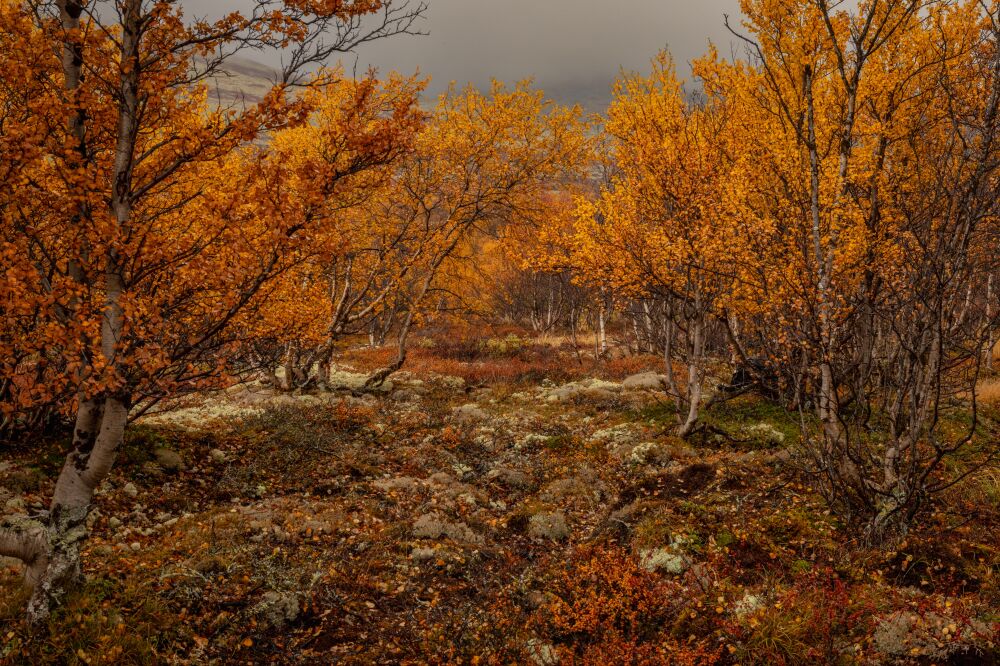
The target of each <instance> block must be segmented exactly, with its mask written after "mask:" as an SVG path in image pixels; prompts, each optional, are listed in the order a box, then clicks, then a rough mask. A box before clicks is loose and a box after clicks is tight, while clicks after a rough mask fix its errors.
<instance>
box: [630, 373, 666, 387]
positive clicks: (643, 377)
mask: <svg viewBox="0 0 1000 666" xmlns="http://www.w3.org/2000/svg"><path fill="white" fill-rule="evenodd" d="M666 381H667V377H666V375H661V374H659V373H656V372H640V373H638V374H635V375H631V376H630V377H626V378H625V380H624V381H622V388H624V389H628V390H632V391H636V390H650V391H659V390H662V389H663V388H664V387H665V386H666Z"/></svg>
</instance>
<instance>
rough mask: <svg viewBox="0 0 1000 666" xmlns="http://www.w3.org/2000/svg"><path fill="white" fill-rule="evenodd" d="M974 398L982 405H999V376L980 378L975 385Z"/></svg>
mask: <svg viewBox="0 0 1000 666" xmlns="http://www.w3.org/2000/svg"><path fill="white" fill-rule="evenodd" d="M976 399H977V400H978V401H979V402H980V403H981V404H983V405H989V406H990V407H1000V377H992V378H990V379H983V380H981V381H980V382H979V384H978V385H976Z"/></svg>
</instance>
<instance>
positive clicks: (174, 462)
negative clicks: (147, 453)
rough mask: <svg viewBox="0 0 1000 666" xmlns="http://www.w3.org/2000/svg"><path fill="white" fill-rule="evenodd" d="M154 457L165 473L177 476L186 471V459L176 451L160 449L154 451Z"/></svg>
mask: <svg viewBox="0 0 1000 666" xmlns="http://www.w3.org/2000/svg"><path fill="white" fill-rule="evenodd" d="M153 457H154V458H155V459H156V464H157V465H159V466H160V468H161V469H163V471H164V472H170V473H171V474H176V473H177V472H180V471H181V470H183V469H184V459H183V458H181V454H179V453H177V452H176V451H171V450H170V449H166V448H163V447H160V448H158V449H156V450H154V451H153Z"/></svg>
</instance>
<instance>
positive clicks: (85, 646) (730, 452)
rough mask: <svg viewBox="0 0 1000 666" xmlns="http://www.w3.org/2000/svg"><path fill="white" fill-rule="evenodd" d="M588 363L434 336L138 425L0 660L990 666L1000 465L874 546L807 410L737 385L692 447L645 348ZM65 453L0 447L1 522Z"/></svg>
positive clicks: (41, 490)
mask: <svg viewBox="0 0 1000 666" xmlns="http://www.w3.org/2000/svg"><path fill="white" fill-rule="evenodd" d="M508 347H510V348H508ZM383 356H384V354H383V353H382V352H379V351H368V352H356V353H354V354H350V355H348V356H347V357H346V358H345V359H344V362H343V365H342V371H341V372H340V374H339V375H338V376H339V378H340V380H341V382H342V383H343V384H344V385H345V386H347V387H350V386H351V385H356V381H357V378H358V377H362V376H363V375H362V374H352V373H362V372H365V371H367V370H370V369H371V368H374V367H377V366H378V365H380V363H381V362H383V361H384V358H383ZM578 360H579V359H578V357H577V355H576V354H574V353H570V352H567V351H566V350H565V349H561V350H560V349H558V348H556V347H553V346H547V347H543V346H538V345H535V346H532V347H530V348H529V347H525V348H522V347H521V346H520V345H513V344H508V343H504V342H503V341H500V342H499V343H496V344H493V345H492V346H487V347H484V348H483V353H482V355H481V356H480V357H477V354H476V353H475V351H474V350H473V351H472V352H468V350H466V352H462V353H458V352H456V350H454V349H450V350H449V349H446V348H444V346H441V347H439V348H436V349H435V348H432V347H430V346H425V347H421V348H420V349H417V350H415V352H414V359H413V362H412V363H411V364H410V365H409V366H408V368H409V370H408V372H404V373H400V374H399V375H398V376H396V377H394V378H393V379H392V380H391V382H390V384H387V385H386V386H385V387H383V390H382V391H380V392H379V393H376V394H365V395H359V394H357V393H356V392H350V391H346V390H344V391H333V392H317V393H313V394H308V393H307V394H297V395H291V394H282V393H278V392H276V391H274V390H272V389H270V388H268V387H266V386H263V385H260V384H248V385H241V386H238V387H234V388H233V389H231V390H229V391H227V392H225V393H221V394H216V395H212V396H205V397H202V398H200V399H198V400H196V401H191V402H190V403H189V404H187V405H186V406H184V407H182V408H180V409H177V410H175V411H172V412H169V413H165V414H161V415H155V416H151V417H146V418H144V419H142V420H140V422H139V423H137V424H136V425H135V426H133V427H132V428H131V429H130V431H129V433H128V438H127V445H126V447H125V450H124V451H123V452H122V453H121V455H120V458H119V464H118V465H117V466H116V468H115V469H114V471H113V472H112V475H111V477H110V479H109V480H108V481H107V482H106V483H105V484H104V485H103V486H102V487H101V489H100V491H99V494H98V497H97V504H96V506H97V510H96V511H95V512H94V514H93V515H92V520H91V528H92V534H91V537H90V539H89V541H88V542H87V548H86V553H85V571H86V575H87V584H86V586H85V588H84V589H83V590H81V591H79V592H77V593H75V594H74V595H73V596H72V597H71V598H70V599H69V601H68V603H66V604H65V606H64V607H63V608H62V610H60V611H59V612H58V613H57V614H56V615H55V616H54V617H53V618H52V620H51V622H50V627H49V629H50V630H49V631H48V632H47V633H44V632H37V631H36V632H31V631H29V630H28V629H27V628H26V627H25V625H24V624H23V623H22V622H21V619H20V618H21V616H22V614H23V607H24V600H25V597H24V593H23V592H21V590H20V584H19V582H18V576H19V572H18V571H17V567H16V566H15V565H14V564H13V562H12V561H7V562H6V564H4V563H2V562H0V662H4V661H6V662H10V663H32V664H41V663H66V664H74V663H81V664H112V663H114V664H119V663H178V664H180V663H192V664H195V663H212V662H214V663H272V662H275V663H316V664H325V663H343V664H374V663H382V664H395V663H414V664H417V663H465V664H475V663H527V664H539V665H544V666H547V665H550V664H557V663H563V664H569V663H593V664H614V663H633V664H634V663H650V664H655V663H667V664H684V663H687V664H710V663H758V664H780V663H788V664H793V663H871V664H880V663H921V664H932V663H933V664H945V663H953V664H962V663H965V664H991V663H998V655H1000V652H998V648H997V640H998V628H1000V623H998V621H1000V610H998V609H1000V553H998V545H1000V474H998V473H997V472H996V471H989V470H987V471H984V472H982V473H980V474H978V475H975V476H973V477H972V478H970V479H968V480H967V482H966V483H965V484H964V485H962V486H960V487H956V488H955V489H953V490H951V491H949V492H947V493H945V494H944V495H942V496H940V497H939V498H937V499H936V500H935V504H934V506H933V507H932V508H931V509H929V510H928V511H927V513H926V514H925V516H924V518H923V520H922V521H921V522H920V524H919V526H918V527H917V528H915V529H914V530H913V531H912V532H911V533H910V534H909V535H908V536H907V538H906V539H905V540H903V541H901V542H898V543H895V544H893V545H892V546H891V548H890V547H882V548H874V547H863V546H862V545H860V544H858V543H857V542H856V541H855V540H853V539H852V538H851V536H852V535H851V532H852V531H851V530H849V529H847V528H846V526H845V525H842V524H841V523H839V522H838V520H837V519H836V518H835V517H834V516H832V515H831V514H830V512H829V511H828V510H827V509H826V507H825V505H824V504H823V502H822V500H821V498H820V497H819V496H818V495H817V494H816V493H815V492H813V491H812V490H811V489H810V485H809V482H808V477H807V476H806V475H804V474H803V473H802V472H801V471H800V470H799V469H798V465H797V464H796V458H795V456H794V454H793V453H790V451H794V448H795V444H796V442H797V441H798V438H799V415H798V414H792V413H787V412H785V411H784V410H782V409H781V408H780V407H777V406H775V405H773V404H771V403H769V402H767V401H765V400H764V399H762V398H760V397H758V396H754V395H746V396H742V397H739V398H736V399H733V400H731V401H728V402H725V403H722V404H719V405H716V406H715V407H713V408H712V409H710V410H709V411H708V412H707V413H706V415H705V420H706V422H707V423H708V424H710V425H711V426H712V427H711V428H707V429H705V430H703V431H702V432H701V433H700V434H698V435H696V436H694V437H692V438H689V439H688V440H687V441H682V440H679V439H677V438H676V437H674V436H672V435H671V432H672V430H673V427H674V425H675V419H674V415H673V414H672V411H671V409H669V408H668V406H667V404H666V403H665V401H664V399H663V394H662V391H660V390H657V389H656V386H657V379H658V377H657V376H656V375H655V372H656V371H657V369H658V367H657V366H658V362H657V359H656V358H654V357H638V358H629V359H621V360H618V361H610V362H607V363H602V364H599V365H595V364H593V363H592V362H589V363H588V362H578ZM987 422H988V424H989V423H990V422H989V418H987ZM992 432H993V433H995V432H996V431H995V429H994V430H993V431H992ZM61 449H62V444H61V443H53V444H52V446H51V447H50V448H49V449H48V450H47V451H45V452H42V453H39V451H38V449H37V447H36V448H33V449H32V453H31V454H30V455H29V454H28V452H27V451H23V452H19V451H18V450H15V451H14V452H13V454H12V455H11V456H5V462H2V463H0V481H2V490H0V507H4V506H5V507H6V508H4V509H3V511H4V512H6V513H16V512H20V511H22V510H24V508H28V509H30V508H31V507H32V506H40V505H41V503H43V502H44V501H46V498H47V497H48V495H49V492H50V491H51V487H52V483H53V480H54V477H55V475H56V474H57V473H58V465H59V462H60V454H61Z"/></svg>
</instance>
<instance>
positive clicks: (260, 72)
mask: <svg viewBox="0 0 1000 666" xmlns="http://www.w3.org/2000/svg"><path fill="white" fill-rule="evenodd" d="M279 77H280V74H279V72H278V71H277V70H275V69H273V68H271V67H268V66H267V65H262V64H261V63H259V62H256V61H254V60H251V59H249V58H244V57H238V56H234V57H231V58H229V59H228V60H227V61H226V63H225V66H224V67H223V68H222V69H221V70H220V71H219V72H218V73H217V74H216V75H215V76H213V77H212V78H211V79H210V80H209V81H208V91H209V93H208V94H209V99H210V100H211V101H212V102H213V103H215V104H218V105H219V106H223V107H229V106H234V107H241V106H243V105H244V104H245V105H247V106H250V105H251V104H256V103H257V102H259V101H260V100H261V99H262V98H263V96H264V95H265V94H266V93H267V91H268V90H270V89H271V86H272V85H273V84H274V82H275V81H276V80H278V78H279Z"/></svg>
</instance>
